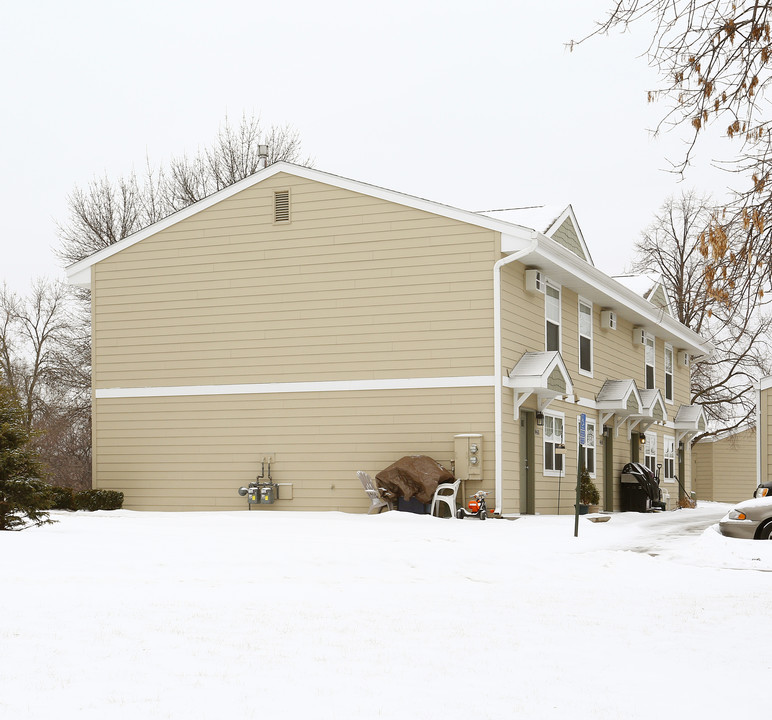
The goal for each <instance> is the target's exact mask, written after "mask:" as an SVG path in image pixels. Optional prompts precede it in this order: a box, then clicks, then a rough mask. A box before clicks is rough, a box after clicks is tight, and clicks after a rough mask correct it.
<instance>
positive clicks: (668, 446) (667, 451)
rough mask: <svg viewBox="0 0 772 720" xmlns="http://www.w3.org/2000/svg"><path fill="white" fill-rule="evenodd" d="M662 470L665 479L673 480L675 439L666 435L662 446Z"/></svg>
mask: <svg viewBox="0 0 772 720" xmlns="http://www.w3.org/2000/svg"><path fill="white" fill-rule="evenodd" d="M662 472H663V474H664V476H665V480H668V481H670V482H673V480H674V479H675V439H674V438H671V437H666V438H665V440H664V448H663V461H662Z"/></svg>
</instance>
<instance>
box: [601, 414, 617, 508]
mask: <svg viewBox="0 0 772 720" xmlns="http://www.w3.org/2000/svg"><path fill="white" fill-rule="evenodd" d="M603 509H604V510H608V511H609V512H611V511H613V509H614V433H613V431H612V430H611V428H609V432H608V435H604V437H603Z"/></svg>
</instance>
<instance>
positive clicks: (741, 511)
mask: <svg viewBox="0 0 772 720" xmlns="http://www.w3.org/2000/svg"><path fill="white" fill-rule="evenodd" d="M718 527H719V529H720V530H721V534H722V535H726V536H727V537H733V538H741V539H743V540H772V497H759V498H754V499H753V500H745V501H744V502H741V503H739V504H738V505H735V507H734V508H733V509H732V510H730V511H729V512H728V513H727V514H726V515H725V516H724V517H723V518H722V519H721V520H720V521H719V523H718Z"/></svg>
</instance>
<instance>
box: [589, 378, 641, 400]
mask: <svg viewBox="0 0 772 720" xmlns="http://www.w3.org/2000/svg"><path fill="white" fill-rule="evenodd" d="M634 387H635V380H633V379H632V378H628V379H626V380H606V381H605V382H604V383H603V387H602V388H601V389H600V392H599V393H598V395H597V397H596V398H595V400H596V401H597V402H608V403H613V402H624V401H625V400H626V399H627V395H628V393H629V392H630V391H631V390H632V389H633V388H634Z"/></svg>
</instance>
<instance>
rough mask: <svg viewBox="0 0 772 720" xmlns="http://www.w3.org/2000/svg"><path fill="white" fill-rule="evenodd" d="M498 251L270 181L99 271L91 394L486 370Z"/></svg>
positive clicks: (476, 239)
mask: <svg viewBox="0 0 772 720" xmlns="http://www.w3.org/2000/svg"><path fill="white" fill-rule="evenodd" d="M283 187H291V198H292V222H290V223H288V224H280V225H275V224H274V223H273V215H272V213H273V205H272V202H273V190H274V189H277V188H283ZM495 241H496V238H495V233H493V232H490V231H486V230H480V229H477V228H473V227H470V226H467V225H464V224H462V223H459V222H456V221H453V220H449V219H446V218H440V217H438V216H434V215H431V214H428V213H424V212H420V211H417V210H413V209H409V208H405V207H402V206H399V205H394V204H392V203H387V202H385V201H381V200H377V199H373V198H368V197H365V196H361V195H358V194H356V193H352V192H349V191H345V190H340V189H337V188H332V187H330V186H326V185H321V184H319V183H314V182H311V181H307V180H302V179H298V178H291V177H289V176H282V175H277V176H275V177H274V178H271V179H270V180H269V181H266V182H265V183H261V184H260V185H257V186H254V187H253V188H250V189H248V190H245V191H244V192H242V193H240V194H238V195H236V196H234V197H233V198H230V199H228V200H225V201H223V202H222V203H219V204H218V205H215V206H213V207H212V208H210V209H208V210H204V211H202V212H201V213H199V214H198V215H195V216H193V217H191V218H189V219H188V220H184V221H182V222H180V223H179V224H178V225H175V226H173V227H172V228H170V229H168V230H165V231H162V232H161V233H159V234H157V235H155V236H152V237H150V238H147V239H146V240H143V241H142V242H140V243H138V244H136V245H134V246H132V247H130V248H127V249H126V250H124V251H122V252H121V253H118V254H117V255H115V256H113V257H111V258H108V259H107V260H105V261H103V262H101V263H99V264H97V265H96V266H95V268H94V279H95V281H94V284H93V285H94V289H93V296H94V307H95V311H94V322H95V335H96V338H97V343H96V347H95V364H94V378H95V386H96V387H98V388H99V387H113V386H121V387H142V386H154V385H188V384H193V385H194V384H216V383H250V382H286V381H297V380H309V379H313V380H339V379H368V378H373V377H412V376H419V377H423V376H447V375H451V376H452V375H471V374H482V373H490V372H491V370H492V352H493V351H492V337H493V327H492V322H493V321H492V303H493V300H492V287H491V266H492V264H493V262H494V260H495V258H494V251H495Z"/></svg>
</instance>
